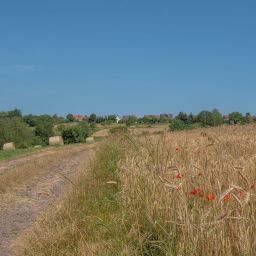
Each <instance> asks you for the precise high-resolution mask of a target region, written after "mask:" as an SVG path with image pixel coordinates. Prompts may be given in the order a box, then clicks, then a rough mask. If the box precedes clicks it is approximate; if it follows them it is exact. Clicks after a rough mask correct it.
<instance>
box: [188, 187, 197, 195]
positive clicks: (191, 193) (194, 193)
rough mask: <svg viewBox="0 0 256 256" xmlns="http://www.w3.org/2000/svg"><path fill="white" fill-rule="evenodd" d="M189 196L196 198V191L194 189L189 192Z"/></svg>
mask: <svg viewBox="0 0 256 256" xmlns="http://www.w3.org/2000/svg"><path fill="white" fill-rule="evenodd" d="M189 194H190V195H193V196H196V195H197V190H196V189H195V188H194V189H192V190H191V191H190V192H189Z"/></svg>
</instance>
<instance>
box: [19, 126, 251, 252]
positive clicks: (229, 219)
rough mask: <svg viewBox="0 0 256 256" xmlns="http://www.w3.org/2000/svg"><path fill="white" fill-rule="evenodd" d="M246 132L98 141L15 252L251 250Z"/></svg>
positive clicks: (248, 134) (230, 129)
mask: <svg viewBox="0 0 256 256" xmlns="http://www.w3.org/2000/svg"><path fill="white" fill-rule="evenodd" d="M255 170H256V131H255V129H254V126H246V127H221V128H214V129H205V130H201V129H198V130H194V131H187V132H177V133H169V134H163V135H154V136H145V137H140V138H132V137H129V136H119V135H115V137H112V138H110V139H109V140H108V141H106V143H104V144H103V145H102V147H101V149H100V150H99V152H98V153H97V155H96V158H95V160H94V161H93V162H92V164H91V167H90V169H89V170H88V171H82V172H81V175H80V177H79V178H78V180H77V181H76V182H75V184H74V187H73V191H72V192H71V193H70V194H69V195H68V196H67V198H66V199H65V200H63V202H61V204H60V205H58V207H56V208H55V209H54V210H53V212H52V213H49V215H48V216H46V218H45V219H44V220H42V221H40V222H39V223H38V225H37V227H36V228H35V229H33V232H32V233H29V234H28V235H27V236H26V237H25V238H23V240H21V241H20V243H19V245H20V247H16V248H19V250H21V248H23V251H22V253H20V255H152V256H153V255H189V256H190V255H191V256H192V255H241V256H242V255H248V256H249V255H250V256H251V255H255V252H256V245H255V236H256V231H255V226H256V219H255V216H256V197H255V185H256V184H255V182H256V172H255Z"/></svg>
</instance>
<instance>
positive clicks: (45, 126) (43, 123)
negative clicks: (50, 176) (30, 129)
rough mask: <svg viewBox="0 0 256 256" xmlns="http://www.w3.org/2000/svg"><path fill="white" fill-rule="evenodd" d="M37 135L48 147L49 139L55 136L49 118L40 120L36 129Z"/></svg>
mask: <svg viewBox="0 0 256 256" xmlns="http://www.w3.org/2000/svg"><path fill="white" fill-rule="evenodd" d="M35 135H36V136H38V137H39V138H40V139H41V140H42V143H43V144H44V145H47V144H48V141H49V137H51V136H53V135H54V132H53V122H52V120H50V119H48V118H42V119H40V121H39V122H38V123H37V125H36V128H35Z"/></svg>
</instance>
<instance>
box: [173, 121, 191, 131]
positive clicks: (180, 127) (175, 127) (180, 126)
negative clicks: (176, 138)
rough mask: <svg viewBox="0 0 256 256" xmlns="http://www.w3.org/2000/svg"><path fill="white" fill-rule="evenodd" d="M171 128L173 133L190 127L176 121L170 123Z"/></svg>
mask: <svg viewBox="0 0 256 256" xmlns="http://www.w3.org/2000/svg"><path fill="white" fill-rule="evenodd" d="M169 127H170V130H171V131H181V130H185V129H187V128H188V125H186V124H185V122H184V121H182V120H180V119H174V120H172V121H171V122H170V126H169Z"/></svg>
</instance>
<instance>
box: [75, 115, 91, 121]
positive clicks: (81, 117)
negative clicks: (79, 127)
mask: <svg viewBox="0 0 256 256" xmlns="http://www.w3.org/2000/svg"><path fill="white" fill-rule="evenodd" d="M73 118H74V121H75V122H82V121H86V120H88V116H84V115H73Z"/></svg>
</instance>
